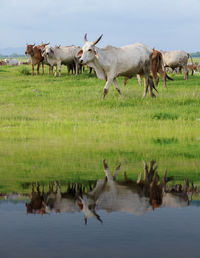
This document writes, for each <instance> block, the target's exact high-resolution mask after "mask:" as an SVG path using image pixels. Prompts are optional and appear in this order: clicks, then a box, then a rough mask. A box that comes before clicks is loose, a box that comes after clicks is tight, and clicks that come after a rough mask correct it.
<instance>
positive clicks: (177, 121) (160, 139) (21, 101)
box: [0, 66, 200, 192]
mask: <svg viewBox="0 0 200 258" xmlns="http://www.w3.org/2000/svg"><path fill="white" fill-rule="evenodd" d="M24 69H25V70H24ZM24 71H29V72H31V66H28V67H26V68H23V67H20V66H19V67H5V66H4V67H0V163H1V168H0V192H1V189H2V190H4V191H6V190H7V189H9V187H10V185H12V187H13V188H14V190H16V191H17V190H18V191H22V187H21V183H23V182H24V183H26V182H32V181H34V182H35V181H37V180H38V181H43V182H48V181H51V180H52V181H53V180H65V181H69V182H75V181H81V180H95V179H97V178H101V177H103V176H104V172H103V167H102V159H104V158H105V159H106V160H107V162H108V164H109V165H110V168H111V170H114V168H115V167H116V166H117V164H118V163H119V162H120V161H121V162H122V171H126V172H127V175H128V176H129V177H132V178H136V177H137V174H138V172H140V171H141V170H143V163H142V161H143V160H147V161H148V162H149V161H150V160H152V159H154V160H156V161H157V165H158V172H159V173H161V174H162V173H163V171H164V170H165V169H167V170H168V174H169V175H173V176H175V177H176V180H178V179H180V178H181V179H183V178H184V177H188V178H189V179H190V181H191V180H194V181H195V182H199V183H200V169H199V168H200V75H194V76H190V77H189V80H188V81H184V80H183V75H174V74H171V75H170V76H171V77H173V78H174V81H167V85H168V88H167V89H165V88H164V87H163V84H162V81H161V80H160V83H159V87H158V91H159V93H156V95H157V97H156V98H155V99H152V98H150V97H149V96H147V97H146V99H142V95H143V87H140V86H139V85H138V83H137V80H136V78H133V79H131V80H129V81H128V84H127V86H126V87H124V86H123V78H119V79H118V81H119V83H120V86H121V90H122V93H123V96H122V97H120V96H119V95H118V93H117V91H116V90H115V89H114V86H111V87H110V91H109V93H108V95H107V96H106V99H105V100H104V101H102V93H103V87H104V84H105V82H104V81H101V80H99V79H97V78H95V76H94V75H93V74H92V75H89V74H88V73H87V72H85V73H84V74H81V75H79V76H74V75H66V68H65V67H63V68H62V77H61V78H59V77H57V78H55V77H53V76H51V75H48V74H47V68H46V73H45V75H40V76H34V77H32V76H31V75H26V74H25V73H26V72H24ZM120 177H121V178H123V173H121V175H120Z"/></svg>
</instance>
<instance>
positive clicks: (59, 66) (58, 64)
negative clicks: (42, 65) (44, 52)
mask: <svg viewBox="0 0 200 258" xmlns="http://www.w3.org/2000/svg"><path fill="white" fill-rule="evenodd" d="M57 66H58V71H59V77H61V62H58V63H57Z"/></svg>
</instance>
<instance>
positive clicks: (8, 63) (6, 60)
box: [4, 59, 19, 66]
mask: <svg viewBox="0 0 200 258" xmlns="http://www.w3.org/2000/svg"><path fill="white" fill-rule="evenodd" d="M4 61H5V62H6V64H7V65H11V66H16V65H18V64H19V62H18V60H17V59H5V60H4Z"/></svg>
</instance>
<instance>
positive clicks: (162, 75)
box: [155, 69, 167, 88]
mask: <svg viewBox="0 0 200 258" xmlns="http://www.w3.org/2000/svg"><path fill="white" fill-rule="evenodd" d="M158 73H159V74H160V76H161V77H162V79H163V84H164V87H165V88H166V87H167V85H166V77H167V75H166V72H165V71H163V70H162V69H159V70H158ZM155 83H156V82H155ZM156 86H157V85H156Z"/></svg>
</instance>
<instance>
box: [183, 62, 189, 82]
mask: <svg viewBox="0 0 200 258" xmlns="http://www.w3.org/2000/svg"><path fill="white" fill-rule="evenodd" d="M183 69H184V80H188V68H187V65H185V66H184V67H183Z"/></svg>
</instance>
